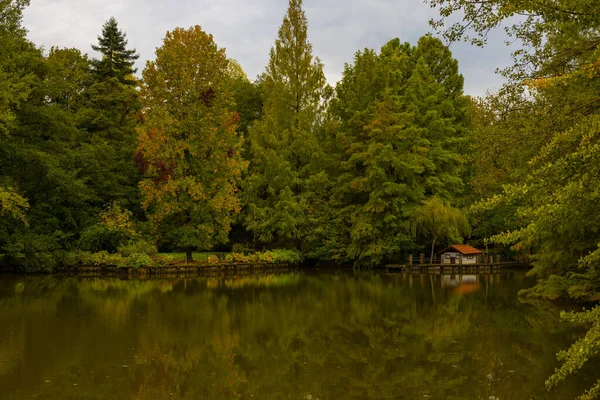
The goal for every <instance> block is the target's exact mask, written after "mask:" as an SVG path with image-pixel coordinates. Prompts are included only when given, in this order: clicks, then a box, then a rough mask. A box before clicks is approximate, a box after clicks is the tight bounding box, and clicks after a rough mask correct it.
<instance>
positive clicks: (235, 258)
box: [225, 253, 250, 263]
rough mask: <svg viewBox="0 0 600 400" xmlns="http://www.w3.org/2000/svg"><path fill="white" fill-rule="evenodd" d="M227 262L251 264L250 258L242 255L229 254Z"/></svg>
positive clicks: (226, 257) (226, 258)
mask: <svg viewBox="0 0 600 400" xmlns="http://www.w3.org/2000/svg"><path fill="white" fill-rule="evenodd" d="M225 261H226V262H234V263H247V262H250V258H249V257H248V256H246V255H244V254H241V253H229V254H227V255H226V256H225Z"/></svg>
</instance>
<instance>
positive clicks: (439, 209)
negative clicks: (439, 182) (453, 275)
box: [414, 197, 471, 264]
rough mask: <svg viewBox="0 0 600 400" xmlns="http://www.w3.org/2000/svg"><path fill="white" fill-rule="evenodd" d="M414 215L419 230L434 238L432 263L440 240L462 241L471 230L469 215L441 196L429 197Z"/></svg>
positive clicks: (430, 259) (430, 260) (432, 242)
mask: <svg viewBox="0 0 600 400" xmlns="http://www.w3.org/2000/svg"><path fill="white" fill-rule="evenodd" d="M414 217H415V220H416V222H417V230H418V231H420V232H421V233H423V234H424V235H426V236H428V237H429V238H430V239H431V240H432V241H431V256H430V258H429V262H430V263H431V264H433V261H434V258H433V257H434V254H435V245H436V243H438V240H451V241H462V238H463V237H465V236H468V235H469V234H470V232H471V226H470V225H469V221H468V219H467V217H466V216H465V215H464V214H463V213H462V212H461V211H460V210H459V209H457V208H454V207H452V206H450V205H449V204H448V203H447V202H444V201H443V200H441V199H440V198H439V197H431V198H429V199H427V200H426V201H425V202H424V203H423V205H422V206H421V207H419V208H417V209H416V210H415V214H414Z"/></svg>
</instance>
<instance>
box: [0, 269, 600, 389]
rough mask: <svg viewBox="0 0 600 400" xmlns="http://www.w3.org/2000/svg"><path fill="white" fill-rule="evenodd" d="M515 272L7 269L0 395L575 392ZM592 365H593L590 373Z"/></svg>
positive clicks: (549, 320) (547, 327)
mask: <svg viewBox="0 0 600 400" xmlns="http://www.w3.org/2000/svg"><path fill="white" fill-rule="evenodd" d="M533 284H534V282H533V281H532V280H531V279H530V278H526V277H525V275H524V274H523V273H522V272H508V271H507V272H502V273H500V274H493V275H479V276H476V275H463V276H450V275H448V276H440V275H431V276H430V275H407V274H400V273H395V274H385V273H353V272H351V271H339V270H336V271H315V270H299V271H297V272H293V273H286V274H281V275H262V276H260V275H252V276H240V277H228V278H221V279H217V278H212V279H208V278H190V279H160V280H119V279H105V278H81V277H78V278H73V277H14V276H0V398H1V399H11V400H13V399H15V400H16V399H19V400H21V399H49V400H53V399H530V398H532V399H573V398H575V397H576V396H577V395H578V394H581V393H582V392H583V390H584V389H585V388H587V387H589V386H590V385H591V383H592V382H593V381H592V376H593V372H594V370H593V368H591V369H590V371H591V373H592V376H589V377H588V376H587V375H586V373H583V374H581V375H580V376H578V377H577V378H574V379H571V380H568V381H567V382H565V383H564V384H563V385H561V386H560V388H559V389H558V391H554V392H547V391H546V390H545V389H544V380H545V379H546V378H547V377H548V376H549V375H550V374H551V373H552V371H553V370H554V368H555V367H556V366H557V365H558V363H557V361H556V356H555V354H556V352H557V351H559V350H560V349H563V348H565V347H567V346H568V345H569V344H570V343H572V342H573V341H574V340H575V339H576V338H577V337H579V336H580V335H581V333H582V330H581V328H578V329H576V328H573V327H569V326H566V325H564V324H563V323H561V322H559V319H558V312H559V309H556V308H552V307H548V306H547V305H546V306H540V305H533V304H525V303H521V302H519V300H518V299H517V292H518V291H519V290H520V289H522V288H525V287H530V286H531V285H533ZM597 378H598V377H597V376H596V379H597Z"/></svg>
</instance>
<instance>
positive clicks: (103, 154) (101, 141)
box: [77, 18, 141, 214]
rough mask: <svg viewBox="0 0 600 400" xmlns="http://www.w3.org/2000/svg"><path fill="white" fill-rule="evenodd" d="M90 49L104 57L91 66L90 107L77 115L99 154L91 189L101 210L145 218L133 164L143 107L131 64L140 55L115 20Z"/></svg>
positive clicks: (93, 160) (94, 160) (95, 155)
mask: <svg viewBox="0 0 600 400" xmlns="http://www.w3.org/2000/svg"><path fill="white" fill-rule="evenodd" d="M92 48H93V49H94V50H96V51H99V52H100V53H101V55H102V58H101V59H99V60H91V61H90V64H91V75H92V78H93V79H92V84H91V85H88V86H87V87H85V88H84V97H85V98H86V102H85V104H84V105H83V106H82V107H81V109H80V110H79V111H78V115H77V117H78V125H79V127H80V128H81V129H83V130H85V131H86V132H88V135H87V136H86V137H85V139H86V142H88V143H89V144H90V145H91V146H92V147H94V148H95V149H96V150H95V152H94V153H92V154H91V155H90V163H92V164H93V167H92V169H93V170H94V171H95V174H94V175H95V176H94V177H93V178H92V179H91V181H90V186H91V187H93V188H94V190H95V191H96V193H98V203H99V205H100V206H103V205H104V204H108V203H112V202H114V201H117V202H118V203H120V204H121V205H122V206H124V207H126V208H127V209H129V210H138V211H139V214H141V210H140V206H139V204H140V194H139V190H138V187H137V182H139V180H140V175H139V173H138V171H137V168H136V166H135V164H134V162H133V156H134V153H135V148H136V133H135V126H136V114H137V112H138V110H139V108H140V103H139V94H138V91H137V89H136V86H137V82H136V80H135V78H134V77H133V73H134V72H135V69H134V68H133V64H134V62H135V60H136V59H137V58H138V56H137V55H136V54H135V50H129V49H127V39H126V36H125V33H124V32H123V31H121V30H119V29H118V24H117V21H116V20H115V19H114V18H110V19H109V20H108V21H107V22H106V23H105V24H104V26H103V28H102V34H101V35H100V36H99V37H98V45H92Z"/></svg>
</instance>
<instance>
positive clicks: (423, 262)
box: [419, 253, 425, 265]
mask: <svg viewBox="0 0 600 400" xmlns="http://www.w3.org/2000/svg"><path fill="white" fill-rule="evenodd" d="M419 264H421V265H423V264H425V254H423V253H421V254H419Z"/></svg>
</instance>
